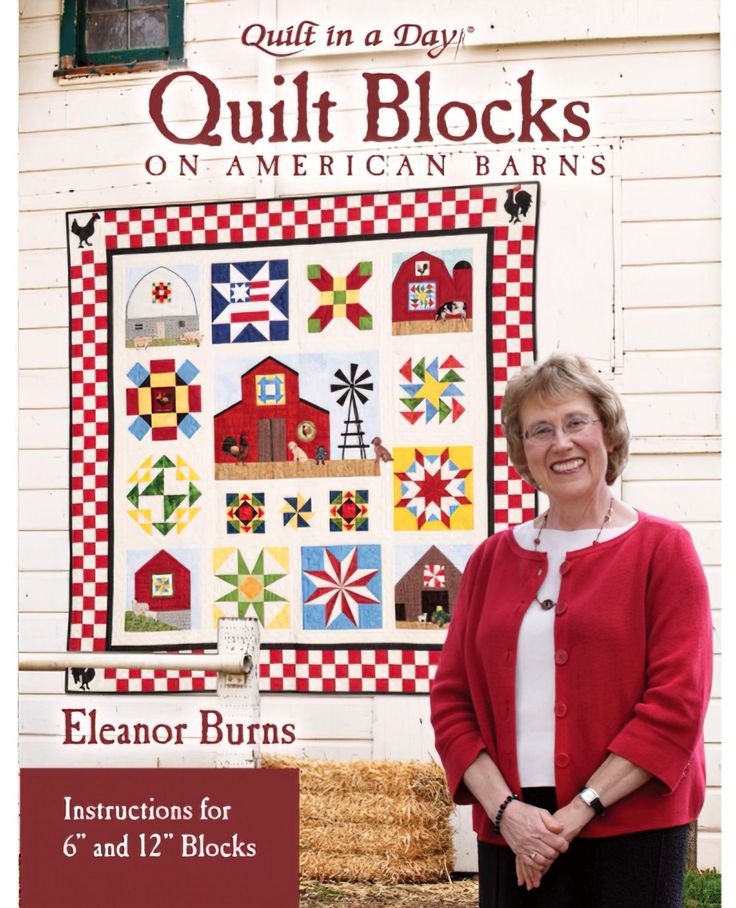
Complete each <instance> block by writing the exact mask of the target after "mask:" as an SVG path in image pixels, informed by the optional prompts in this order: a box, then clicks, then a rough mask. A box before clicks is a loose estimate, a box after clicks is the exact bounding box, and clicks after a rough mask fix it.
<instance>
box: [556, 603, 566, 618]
mask: <svg viewBox="0 0 736 908" xmlns="http://www.w3.org/2000/svg"><path fill="white" fill-rule="evenodd" d="M555 611H556V612H557V614H558V615H564V614H565V612H566V611H567V603H566V602H558V603H557V608H556V609H555Z"/></svg>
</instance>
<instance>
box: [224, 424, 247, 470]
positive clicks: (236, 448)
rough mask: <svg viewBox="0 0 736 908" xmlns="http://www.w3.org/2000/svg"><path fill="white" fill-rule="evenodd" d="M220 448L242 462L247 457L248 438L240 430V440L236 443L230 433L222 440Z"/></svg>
mask: <svg viewBox="0 0 736 908" xmlns="http://www.w3.org/2000/svg"><path fill="white" fill-rule="evenodd" d="M222 450H223V452H224V453H225V454H229V455H230V456H231V457H234V458H235V459H236V460H238V461H240V462H241V463H242V462H243V461H244V460H245V459H246V458H247V457H248V439H247V438H246V437H245V434H244V433H243V432H241V433H240V440H239V441H238V443H237V444H236V443H235V439H234V438H233V436H232V435H226V436H225V438H223V440H222Z"/></svg>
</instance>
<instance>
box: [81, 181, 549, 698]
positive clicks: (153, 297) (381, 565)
mask: <svg viewBox="0 0 736 908" xmlns="http://www.w3.org/2000/svg"><path fill="white" fill-rule="evenodd" d="M511 185H513V186H514V187H516V185H517V184H508V185H504V184H488V185H474V186H457V187H433V188H430V189H420V190H410V189H406V190H400V191H395V192H393V191H392V192H376V193H374V192H365V193H355V194H344V195H330V196H312V197H309V198H293V199H270V200H259V201H258V202H255V201H252V200H234V201H225V202H216V203H207V204H175V203H171V204H166V205H161V206H152V207H145V208H141V207H136V206H130V207H119V208H107V209H98V210H94V211H75V212H69V214H68V219H67V227H68V231H69V247H68V255H69V300H70V314H69V327H70V343H69V352H70V362H69V367H70V373H69V374H70V382H71V403H70V438H71V452H70V481H69V487H70V508H69V513H70V542H71V552H70V554H71V564H70V608H69V636H68V639H69V647H70V649H71V650H73V651H78V652H82V653H84V652H90V653H91V652H93V651H102V650H122V649H126V648H129V647H134V648H135V649H151V650H157V649H161V648H165V649H167V650H182V651H189V650H203V649H207V648H213V647H214V646H215V644H216V627H217V621H218V619H219V618H220V617H223V616H235V617H238V616H239V617H242V616H246V615H253V616H255V617H256V618H257V619H258V621H259V623H260V624H261V625H262V647H261V662H260V668H259V670H260V684H261V688H262V689H263V690H264V691H272V692H286V693H289V692H291V693H327V692H329V693H346V694H371V693H396V694H426V693H427V691H428V690H429V685H430V683H431V680H432V677H433V675H434V671H435V668H436V664H437V658H438V655H439V651H440V648H441V645H442V641H443V640H444V637H445V634H446V627H447V622H448V621H449V622H450V623H451V622H452V620H453V609H454V601H455V597H456V594H457V589H458V585H459V581H460V576H461V573H462V570H463V568H464V566H465V564H466V562H467V558H468V555H469V553H470V551H471V550H472V548H473V547H474V546H476V545H477V544H478V543H480V542H481V541H482V540H483V539H484V538H485V537H486V536H487V535H488V534H489V533H491V532H493V531H495V530H497V529H500V528H503V527H506V526H510V525H512V524H514V523H517V522H520V521H522V520H525V519H527V518H529V517H531V516H532V515H533V514H534V513H535V493H534V490H533V489H531V488H530V487H529V486H527V485H526V484H525V483H524V482H523V481H522V479H521V478H520V477H519V476H518V475H516V473H515V472H514V471H513V469H512V468H511V467H510V465H509V462H508V456H507V453H506V448H505V442H504V439H503V437H502V434H501V431H500V426H499V412H498V411H499V407H500V402H501V399H502V395H503V391H504V388H505V385H506V382H507V380H508V377H509V376H510V375H511V374H512V373H513V372H514V370H516V369H518V368H519V367H521V366H522V365H524V364H525V363H529V362H531V361H532V359H533V356H534V342H535V341H534V324H535V309H534V292H535V290H534V288H535V270H536V258H535V252H536V243H537V238H538V231H537V213H538V211H539V187H538V185H537V184H535V183H525V184H523V185H522V186H521V188H520V189H516V190H515V191H516V192H517V194H518V192H521V191H523V192H525V193H527V194H528V197H529V199H530V203H529V206H528V208H527V211H526V215H525V216H522V217H521V218H520V220H519V222H516V221H512V222H509V215H508V213H507V212H506V211H505V210H504V203H505V201H506V198H507V193H508V189H509V186H511ZM524 198H526V196H524ZM90 219H93V222H94V224H95V231H94V234H93V235H91V236H90V238H89V243H88V245H84V246H82V247H80V246H79V243H78V238H77V235H76V234H75V233H74V232H73V231H72V230H71V227H72V225H73V223H74V222H75V221H76V222H77V224H79V223H82V224H84V223H87V222H89V221H90ZM203 301H204V314H203V311H202V310H203ZM326 341H327V343H326ZM184 346H185V347H186V355H182V354H183V353H184V351H183V350H182V347H184ZM163 348H166V349H163ZM177 351H178V352H177ZM338 534H340V535H338ZM351 540H352V541H351ZM455 540H458V541H457V542H456V541H455ZM337 541H339V542H340V544H339V545H338V544H336V542H337ZM346 543H347V544H346ZM67 684H68V688H69V689H70V690H79V689H80V688H79V685H78V684H76V682H74V680H73V679H71V678H69V679H68V682H67ZM90 685H91V690H92V691H93V692H97V693H126V694H130V693H141V694H144V693H167V692H189V691H203V692H205V691H212V690H213V689H214V685H215V677H214V675H212V674H211V673H210V674H206V673H202V672H199V673H196V672H177V671H168V672H145V671H133V670H112V669H110V670H106V671H104V672H103V671H98V672H96V674H95V678H94V679H93V680H92V681H91V682H90Z"/></svg>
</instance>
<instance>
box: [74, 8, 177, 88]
mask: <svg viewBox="0 0 736 908" xmlns="http://www.w3.org/2000/svg"><path fill="white" fill-rule="evenodd" d="M183 24H184V0H64V10H63V13H62V17H61V65H60V67H59V69H58V70H57V71H56V75H67V74H70V73H73V72H74V71H75V70H82V71H84V72H90V71H99V72H116V71H120V70H122V71H125V72H129V71H135V70H136V69H158V68H161V67H162V66H171V65H174V64H179V63H182V62H183V56H184V29H183Z"/></svg>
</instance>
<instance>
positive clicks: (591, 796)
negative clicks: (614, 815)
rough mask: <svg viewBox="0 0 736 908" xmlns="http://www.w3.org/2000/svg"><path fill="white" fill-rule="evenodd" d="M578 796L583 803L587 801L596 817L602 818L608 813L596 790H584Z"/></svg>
mask: <svg viewBox="0 0 736 908" xmlns="http://www.w3.org/2000/svg"><path fill="white" fill-rule="evenodd" d="M578 796H579V797H580V798H582V800H583V801H585V803H586V804H587V805H588V807H592V808H593V810H594V811H595V813H596V816H598V817H602V816H603V814H604V813H605V812H606V809H605V807H604V806H603V804H602V803H601V799H600V798H599V797H598V792H597V791H596V790H595V789H594V788H582V789H581V790H580V791H579V792H578Z"/></svg>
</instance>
